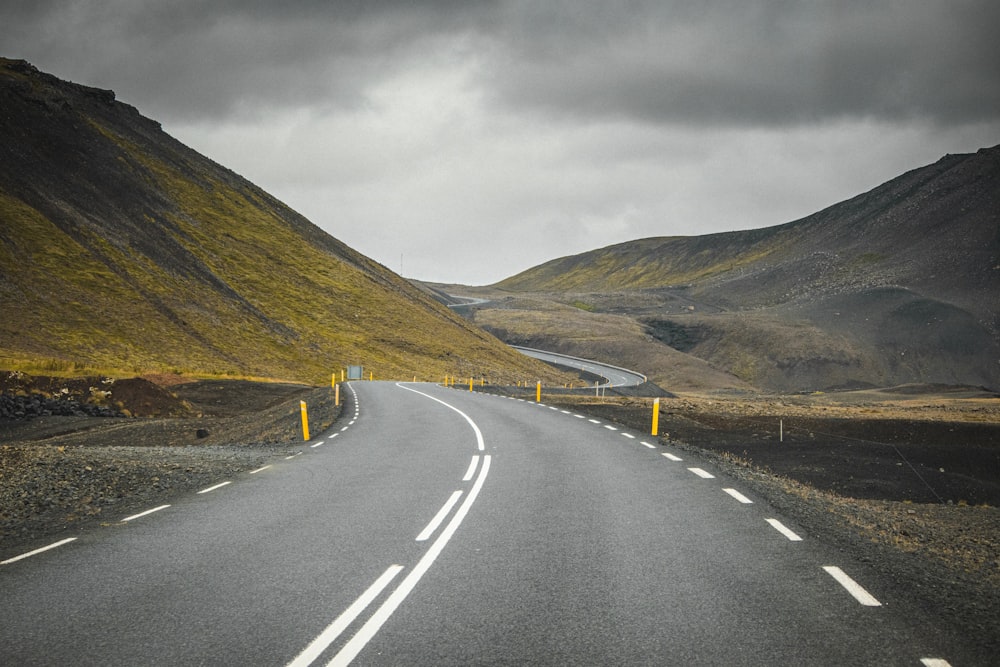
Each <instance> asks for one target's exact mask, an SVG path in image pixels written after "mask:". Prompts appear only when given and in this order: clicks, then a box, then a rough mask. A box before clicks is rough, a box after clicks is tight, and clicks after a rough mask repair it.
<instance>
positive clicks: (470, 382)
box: [469, 378, 475, 391]
mask: <svg viewBox="0 0 1000 667" xmlns="http://www.w3.org/2000/svg"><path fill="white" fill-rule="evenodd" d="M473 382H475V379H473V378H469V391H472V383H473Z"/></svg>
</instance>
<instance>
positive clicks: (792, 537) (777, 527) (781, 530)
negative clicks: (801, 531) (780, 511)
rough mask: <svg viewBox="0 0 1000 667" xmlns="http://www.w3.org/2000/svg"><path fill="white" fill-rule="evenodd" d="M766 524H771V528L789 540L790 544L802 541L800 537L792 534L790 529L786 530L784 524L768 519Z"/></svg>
mask: <svg viewBox="0 0 1000 667" xmlns="http://www.w3.org/2000/svg"><path fill="white" fill-rule="evenodd" d="M767 522H768V523H769V524H771V527H772V528H774V529H775V530H776V531H778V532H779V533H781V534H782V535H784V536H785V537H787V538H788V539H790V540H791V541H792V542H801V541H802V538H801V537H799V536H798V535H796V534H795V533H794V532H792V530H791V529H790V528H788V527H787V526H786V525H785V524H783V523H781V522H780V521H778V520H777V519H768V520H767Z"/></svg>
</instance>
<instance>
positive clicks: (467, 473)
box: [462, 454, 479, 482]
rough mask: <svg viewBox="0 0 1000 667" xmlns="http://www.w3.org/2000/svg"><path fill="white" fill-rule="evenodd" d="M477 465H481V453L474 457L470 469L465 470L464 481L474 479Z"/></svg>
mask: <svg viewBox="0 0 1000 667" xmlns="http://www.w3.org/2000/svg"><path fill="white" fill-rule="evenodd" d="M477 465H479V454H476V455H475V456H473V457H472V463H470V464H469V469H468V470H466V471H465V475H464V476H463V477H462V481H463V482H468V481H469V480H470V479H472V476H473V475H474V474H476V466H477Z"/></svg>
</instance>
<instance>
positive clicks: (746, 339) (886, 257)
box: [495, 147, 1000, 390]
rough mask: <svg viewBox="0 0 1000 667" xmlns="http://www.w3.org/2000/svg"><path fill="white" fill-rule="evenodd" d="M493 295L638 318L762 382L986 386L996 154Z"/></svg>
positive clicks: (995, 380) (996, 227)
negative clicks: (785, 217) (807, 211)
mask: <svg viewBox="0 0 1000 667" xmlns="http://www.w3.org/2000/svg"><path fill="white" fill-rule="evenodd" d="M495 287H496V288H499V289H503V290H506V291H509V292H519V293H524V292H533V293H549V294H553V293H556V294H558V293H562V294H564V295H569V294H575V295H577V296H575V297H573V298H572V299H570V298H569V297H564V301H566V302H571V301H572V300H573V299H575V300H576V301H578V302H579V301H580V300H581V297H579V295H580V294H589V295H590V296H588V297H586V298H583V301H585V302H587V303H588V304H589V306H588V308H590V309H591V310H592V311H595V312H601V311H604V312H613V313H617V314H629V315H632V316H635V317H637V318H638V319H639V320H640V321H641V322H642V323H643V324H644V325H645V326H646V327H647V331H648V332H649V333H650V334H651V335H652V336H654V337H656V338H657V339H658V340H660V341H661V342H663V343H665V344H667V345H669V346H671V347H673V348H674V349H677V350H680V351H682V352H685V353H688V354H690V355H694V356H695V357H698V358H700V359H703V360H707V361H709V362H710V363H711V364H712V365H713V366H714V367H716V368H718V369H722V370H726V371H728V372H731V373H733V374H734V375H736V376H737V377H739V378H740V379H741V380H743V381H746V382H749V383H751V384H754V385H756V386H759V387H764V388H769V389H782V390H790V389H796V390H802V389H822V388H826V387H832V386H852V385H866V384H874V385H886V384H901V383H913V382H924V383H927V382H936V383H947V384H971V385H984V386H988V387H991V388H993V389H997V388H1000V147H994V148H988V149H982V150H980V151H978V152H977V153H975V154H970V155H948V156H946V157H944V158H942V159H941V160H939V161H938V162H936V163H934V164H931V165H928V166H926V167H922V168H919V169H915V170H913V171H910V172H908V173H906V174H903V175H902V176H899V177H898V178H895V179H893V180H891V181H889V182H887V183H885V184H883V185H881V186H879V187H877V188H875V189H873V190H871V191H870V192H866V193H864V194H861V195H858V196H857V197H854V198H852V199H850V200H847V201H845V202H841V203H839V204H836V205H834V206H831V207H829V208H827V209H824V210H822V211H820V212H818V213H815V214H813V215H811V216H808V217H806V218H803V219H801V220H797V221H795V222H790V223H787V224H784V225H781V226H777V227H770V228H765V229H756V230H748V231H738V232H729V233H723V234H712V235H706V236H696V237H665V238H649V239H642V240H638V241H633V242H629V243H622V244H618V245H614V246H610V247H607V248H602V249H599V250H594V251H591V252H587V253H583V254H579V255H574V256H571V257H563V258H561V259H556V260H553V261H551V262H548V263H545V264H542V265H540V266H538V267H535V268H532V269H529V270H527V271H525V272H523V273H520V274H518V275H516V276H513V277H511V278H508V279H506V280H504V281H502V282H500V283H498V284H497V285H496V286H495ZM622 294H631V295H633V296H635V295H639V294H641V295H642V299H641V300H640V302H641V305H640V306H637V307H633V308H630V307H627V306H624V305H622V304H624V303H627V302H628V301H629V299H623V298H622V297H621V295H622ZM601 295H604V296H601ZM609 295H611V296H609ZM614 295H617V296H614ZM632 301H635V299H632Z"/></svg>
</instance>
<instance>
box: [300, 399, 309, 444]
mask: <svg viewBox="0 0 1000 667" xmlns="http://www.w3.org/2000/svg"><path fill="white" fill-rule="evenodd" d="M299 411H300V412H301V413H302V439H303V440H308V439H309V414H308V413H307V412H306V402H305V401H299Z"/></svg>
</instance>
